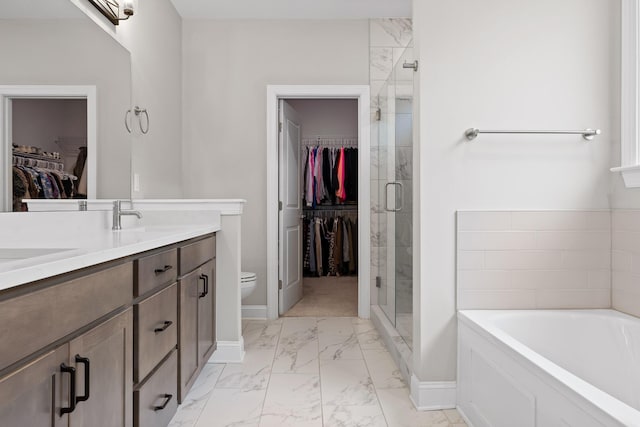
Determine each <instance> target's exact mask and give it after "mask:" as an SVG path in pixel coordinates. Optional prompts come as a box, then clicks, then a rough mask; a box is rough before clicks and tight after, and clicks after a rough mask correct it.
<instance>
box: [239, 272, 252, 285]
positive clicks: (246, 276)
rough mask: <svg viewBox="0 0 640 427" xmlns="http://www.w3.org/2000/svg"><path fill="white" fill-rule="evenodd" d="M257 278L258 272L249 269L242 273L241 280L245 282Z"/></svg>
mask: <svg viewBox="0 0 640 427" xmlns="http://www.w3.org/2000/svg"><path fill="white" fill-rule="evenodd" d="M254 280H256V273H251V272H248V271H243V272H241V273H240V282H241V283H244V282H251V281H254Z"/></svg>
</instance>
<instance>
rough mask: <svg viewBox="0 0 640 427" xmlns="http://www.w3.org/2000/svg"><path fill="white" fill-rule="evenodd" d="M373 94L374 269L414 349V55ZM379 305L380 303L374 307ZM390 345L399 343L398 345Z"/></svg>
mask: <svg viewBox="0 0 640 427" xmlns="http://www.w3.org/2000/svg"><path fill="white" fill-rule="evenodd" d="M394 62H395V66H394V67H393V70H392V72H391V75H390V76H389V78H388V79H387V81H386V82H385V84H384V86H383V87H382V89H381V90H380V92H378V93H374V94H373V97H372V98H373V104H374V108H377V111H376V113H375V114H373V115H372V133H371V134H372V140H371V146H372V156H371V158H372V170H371V179H372V182H371V193H372V220H371V221H372V225H371V227H372V247H373V251H372V252H373V253H372V265H373V272H372V273H373V277H375V280H376V283H375V285H376V287H377V305H378V306H379V308H380V309H381V310H382V312H384V315H385V316H386V318H387V319H388V320H389V322H390V323H391V325H392V326H393V327H394V328H395V332H396V333H395V334H394V335H395V337H398V336H399V337H401V339H402V343H397V344H404V345H405V346H406V347H408V349H409V350H410V349H411V348H412V347H413V297H412V295H413V271H412V270H413V238H412V237H413V203H412V201H413V79H414V69H413V68H405V67H403V64H405V63H411V64H413V63H414V58H413V49H412V48H411V47H409V48H407V49H405V50H404V52H402V54H401V55H399V56H398V58H394ZM375 301H376V300H375V299H374V302H375ZM390 341H398V340H397V339H395V340H394V339H392V340H390Z"/></svg>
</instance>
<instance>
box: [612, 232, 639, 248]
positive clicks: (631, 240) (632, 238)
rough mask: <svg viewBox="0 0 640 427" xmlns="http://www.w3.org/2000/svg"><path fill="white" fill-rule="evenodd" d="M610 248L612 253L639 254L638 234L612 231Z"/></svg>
mask: <svg viewBox="0 0 640 427" xmlns="http://www.w3.org/2000/svg"><path fill="white" fill-rule="evenodd" d="M611 248H612V249H613V250H614V251H627V252H635V253H640V232H637V231H614V232H613V234H612V236H611Z"/></svg>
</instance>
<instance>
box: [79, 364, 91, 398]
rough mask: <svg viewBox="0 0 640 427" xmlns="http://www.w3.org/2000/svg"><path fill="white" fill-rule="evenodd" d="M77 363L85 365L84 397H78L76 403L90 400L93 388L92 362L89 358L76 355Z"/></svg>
mask: <svg viewBox="0 0 640 427" xmlns="http://www.w3.org/2000/svg"><path fill="white" fill-rule="evenodd" d="M76 363H82V364H83V365H84V396H78V397H76V403H78V402H84V401H86V400H89V394H90V387H91V361H90V360H89V358H88V357H80V355H79V354H76Z"/></svg>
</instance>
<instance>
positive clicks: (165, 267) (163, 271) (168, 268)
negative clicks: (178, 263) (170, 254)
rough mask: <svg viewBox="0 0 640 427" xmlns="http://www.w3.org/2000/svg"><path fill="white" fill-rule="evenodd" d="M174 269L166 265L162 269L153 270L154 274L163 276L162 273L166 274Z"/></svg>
mask: <svg viewBox="0 0 640 427" xmlns="http://www.w3.org/2000/svg"><path fill="white" fill-rule="evenodd" d="M172 268H173V266H172V265H165V266H164V267H162V268H156V269H155V270H153V272H154V273H156V274H162V273H166V272H167V271H169V270H171V269H172Z"/></svg>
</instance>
